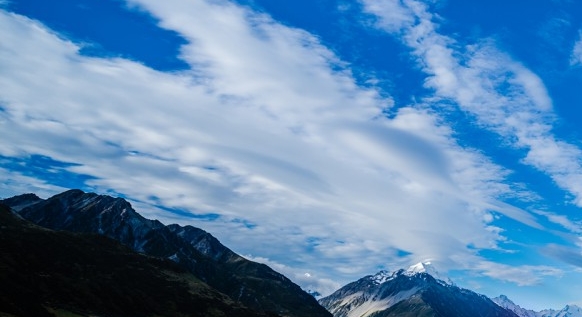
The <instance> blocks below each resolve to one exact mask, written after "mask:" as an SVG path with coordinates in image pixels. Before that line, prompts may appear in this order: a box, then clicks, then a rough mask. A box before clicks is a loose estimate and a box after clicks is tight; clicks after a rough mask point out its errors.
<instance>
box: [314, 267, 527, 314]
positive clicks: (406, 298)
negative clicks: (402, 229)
mask: <svg viewBox="0 0 582 317" xmlns="http://www.w3.org/2000/svg"><path fill="white" fill-rule="evenodd" d="M434 275H436V276H438V273H437V272H436V270H434V268H433V267H432V265H430V263H419V264H416V265H413V266H411V267H410V268H408V269H406V270H404V269H401V270H398V271H395V272H387V271H381V272H379V273H377V274H375V275H369V276H366V277H364V278H362V279H359V280H358V281H355V282H352V283H350V284H348V285H346V286H344V287H342V288H340V289H339V290H337V291H336V292H335V293H333V294H331V295H330V296H328V297H325V298H322V299H320V301H319V302H320V304H322V305H323V306H324V307H325V308H327V309H328V310H329V311H330V312H331V313H332V314H333V315H334V316H335V317H393V316H394V317H396V316H398V317H407V316H410V317H412V316H415V317H429V316H431V317H475V316H481V317H517V316H518V315H516V314H515V313H514V312H512V311H509V310H506V309H504V308H502V307H500V306H498V305H496V304H495V303H494V302H493V301H491V300H490V299H489V298H487V297H486V296H484V295H480V294H477V293H474V292H472V291H470V290H467V289H463V288H459V287H457V286H455V285H453V284H451V283H450V282H449V281H444V280H443V279H438V278H435V276H434Z"/></svg>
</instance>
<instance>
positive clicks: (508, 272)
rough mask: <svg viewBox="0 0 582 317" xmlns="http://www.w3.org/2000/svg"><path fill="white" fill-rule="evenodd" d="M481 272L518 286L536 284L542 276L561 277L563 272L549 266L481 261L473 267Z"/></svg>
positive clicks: (541, 279)
mask: <svg viewBox="0 0 582 317" xmlns="http://www.w3.org/2000/svg"><path fill="white" fill-rule="evenodd" d="M474 270H475V271H478V272H480V273H481V274H483V275H485V276H488V277H491V278H494V279H498V280H502V281H509V282H513V283H515V284H517V285H518V286H530V285H536V284H539V283H541V282H542V281H543V278H544V277H548V276H552V277H561V276H563V274H564V272H563V271H562V270H560V269H557V268H554V267H551V266H544V265H540V266H534V265H521V266H516V265H504V264H500V263H495V262H490V261H482V262H480V263H479V264H478V265H476V266H475V267H474Z"/></svg>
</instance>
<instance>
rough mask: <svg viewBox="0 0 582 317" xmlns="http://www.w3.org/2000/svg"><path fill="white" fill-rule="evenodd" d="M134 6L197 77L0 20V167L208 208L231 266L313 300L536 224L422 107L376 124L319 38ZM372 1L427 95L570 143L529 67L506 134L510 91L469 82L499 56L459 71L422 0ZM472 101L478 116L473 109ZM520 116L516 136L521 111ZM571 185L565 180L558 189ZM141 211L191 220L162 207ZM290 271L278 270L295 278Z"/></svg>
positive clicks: (142, 199)
mask: <svg viewBox="0 0 582 317" xmlns="http://www.w3.org/2000/svg"><path fill="white" fill-rule="evenodd" d="M130 3H131V4H132V5H133V6H134V7H136V6H137V7H138V8H139V9H141V10H145V11H147V12H150V13H151V14H152V15H154V16H155V17H156V18H157V19H159V21H160V22H159V23H160V25H161V26H162V27H164V28H168V29H172V30H175V31H176V32H178V33H179V34H180V35H181V36H182V37H183V38H184V39H186V40H187V44H185V45H184V46H183V47H182V49H181V58H183V59H184V60H185V61H186V62H188V63H189V64H190V65H191V70H188V71H183V72H178V73H164V72H159V71H156V70H153V69H151V68H148V67H146V66H144V65H142V64H140V63H137V62H134V61H129V60H125V59H121V58H99V57H87V56H83V55H81V54H79V47H78V46H77V45H76V44H75V43H72V42H70V41H68V40H66V39H64V38H63V37H62V36H59V35H57V34H54V32H53V31H51V30H49V29H48V28H46V27H45V26H43V25H41V24H40V23H38V22H36V21H33V20H30V19H28V18H25V17H22V16H19V15H15V14H12V13H8V12H5V11H1V12H0V37H1V38H2V39H3V41H2V42H0V69H2V72H0V86H2V87H3V89H2V91H1V92H0V100H2V103H3V105H4V106H3V108H4V111H3V112H2V117H1V120H3V121H2V125H0V133H1V134H2V135H3V137H2V138H0V145H1V146H0V154H1V155H3V156H6V157H26V156H28V155H32V154H34V155H43V156H46V157H50V158H52V159H53V160H55V161H62V162H72V163H76V165H74V166H70V167H67V168H66V170H67V171H69V172H73V173H78V174H83V175H90V176H92V177H94V178H92V179H90V180H87V181H86V184H87V186H88V187H90V188H93V189H95V190H97V191H100V192H109V191H113V192H117V193H123V194H124V195H126V196H127V197H128V198H130V199H132V200H134V201H137V202H139V204H140V205H141V206H147V204H150V205H153V206H157V205H163V206H166V207H169V208H179V209H180V210H189V211H190V212H192V213H194V214H220V215H221V217H220V218H219V219H217V220H216V221H213V222H203V223H202V222H200V223H199V224H200V225H201V226H202V227H203V228H205V229H207V230H209V231H211V232H212V233H213V234H215V235H216V236H217V237H218V238H219V239H221V241H223V242H225V243H226V244H227V245H229V246H232V247H233V249H234V250H235V251H237V252H239V253H241V254H253V255H255V256H256V257H257V258H263V259H269V260H265V261H270V262H269V263H273V264H274V265H275V264H276V263H299V264H298V265H293V266H292V267H294V268H295V267H298V268H306V267H309V268H310V270H311V271H310V272H308V273H310V274H311V275H312V276H317V279H318V281H320V282H317V283H315V284H313V285H314V287H321V288H322V289H320V290H319V291H322V292H327V291H329V289H330V288H331V286H330V285H331V284H329V281H328V279H330V278H332V277H333V278H336V279H337V278H341V279H344V281H346V280H348V279H351V278H354V277H359V276H361V275H362V274H364V273H366V274H367V273H370V271H371V270H375V269H377V268H378V267H379V266H385V267H388V268H395V267H401V266H404V265H406V264H410V262H411V261H419V260H423V259H426V258H431V259H434V260H435V262H437V263H439V261H440V263H441V264H443V266H442V267H443V269H444V270H446V269H448V268H454V267H459V266H462V265H463V264H461V263H460V262H459V261H453V260H451V259H454V258H455V257H459V258H462V257H467V256H475V253H476V250H478V249H487V248H497V244H498V243H499V241H503V239H504V237H503V236H502V230H500V228H497V227H495V225H494V222H495V217H494V216H493V214H492V211H499V212H502V213H504V214H505V215H507V216H509V217H511V218H513V219H516V220H518V221H520V222H523V223H525V224H528V225H530V226H532V227H539V224H538V223H537V222H536V219H535V218H534V217H533V216H531V215H530V214H529V213H527V212H525V211H523V210H521V209H519V208H516V207H514V206H510V205H507V204H504V203H503V202H502V201H500V200H499V197H501V196H503V197H506V196H508V195H511V192H512V191H513V190H514V189H515V188H514V187H513V185H512V184H510V183H508V182H507V181H506V180H505V177H506V175H507V174H508V173H509V172H508V171H506V170H505V169H504V168H502V167H500V166H498V165H496V164H495V163H493V162H492V161H491V160H490V159H489V158H487V157H486V156H484V155H483V154H482V153H480V152H479V151H477V150H475V149H470V148H466V147H463V146H460V145H459V144H458V142H457V141H456V140H455V137H454V131H453V130H452V128H451V127H450V126H448V125H447V123H446V120H444V118H442V117H440V116H439V115H438V114H437V113H436V112H434V111H433V110H430V107H427V105H418V106H408V107H407V106H405V105H401V107H400V108H399V109H398V111H395V115H394V117H393V118H390V119H388V118H386V117H384V116H383V114H382V111H383V110H385V109H386V108H389V107H391V106H392V103H393V101H392V100H391V99H389V98H383V97H381V96H382V94H380V93H379V92H378V91H377V90H375V89H370V88H365V87H360V86H358V85H357V84H356V80H355V79H354V78H353V76H352V74H351V72H350V69H349V67H348V65H346V64H345V63H344V62H342V61H341V60H339V59H338V57H337V56H336V55H335V54H334V53H333V52H332V51H330V50H329V49H327V48H326V47H324V46H323V45H322V44H321V43H320V42H319V41H318V40H317V38H316V37H314V36H313V35H311V34H309V33H307V32H305V31H303V30H299V29H294V28H290V27H286V26H283V25H281V24H279V23H277V22H276V21H273V20H272V19H271V18H270V17H268V16H266V15H263V14H258V13H255V12H253V11H251V10H250V9H248V8H245V7H241V6H238V5H235V4H233V3H230V2H226V1H209V2H207V1H194V2H192V1H180V0H169V1H165V2H164V3H163V4H162V3H161V2H159V1H150V0H139V1H138V0H134V1H131V2H130ZM382 3H385V5H390V6H391V7H394V8H395V10H396V11H390V12H392V13H390V14H391V16H390V18H391V19H392V20H387V19H384V20H382V21H384V22H383V23H388V25H387V26H386V28H387V29H388V30H390V31H391V32H392V31H394V30H400V31H406V32H405V34H406V38H407V43H416V44H414V45H415V46H413V48H414V49H415V50H416V54H417V56H418V57H419V58H420V59H421V60H422V61H424V64H423V65H425V66H426V70H427V72H430V73H431V74H433V75H432V76H431V78H430V79H429V81H427V85H429V86H430V87H433V88H434V89H435V90H436V91H437V92H438V94H439V95H441V96H443V97H447V98H453V99H455V100H458V101H459V104H461V105H463V107H465V108H464V109H469V110H471V109H476V110H471V111H475V113H477V114H479V116H481V117H483V119H482V124H483V125H486V126H488V127H491V128H493V129H495V130H496V131H499V132H500V133H502V134H504V135H509V132H511V133H514V134H515V135H516V136H517V137H518V140H517V141H516V146H526V145H527V144H529V143H528V140H533V139H532V138H531V136H530V134H531V133H538V135H539V134H541V135H542V136H544V137H545V138H546V139H548V142H550V144H553V145H556V144H557V145H558V146H561V147H568V146H569V145H568V144H561V143H557V142H555V141H553V139H552V138H551V135H550V134H549V132H548V129H549V126H548V125H547V124H545V123H543V122H545V121H543V122H541V123H540V122H538V121H539V120H541V119H540V118H542V117H543V118H545V115H546V114H547V111H549V110H548V108H549V107H550V106H551V102H550V101H549V99H548V98H547V94H545V93H544V91H543V90H541V91H542V92H541V93H537V92H536V91H538V90H537V89H538V88H540V87H541V86H540V85H541V84H540V82H539V80H538V79H537V77H535V76H534V75H533V74H531V72H528V71H527V70H526V69H524V68H523V67H521V66H519V65H517V64H515V63H510V65H509V66H510V67H509V68H508V69H510V70H511V72H510V75H511V76H509V75H508V76H509V77H510V78H511V81H510V82H511V83H512V84H515V86H516V87H518V88H519V89H517V88H516V89H517V91H516V92H515V94H514V95H515V96H514V95H512V94H510V96H512V97H511V98H513V99H510V100H509V101H511V102H515V104H516V105H517V106H519V107H522V108H523V109H524V110H523V111H522V112H520V113H522V115H520V116H517V117H512V116H509V117H508V116H505V117H504V118H506V119H508V120H509V121H512V120H513V121H515V122H514V123H512V124H513V125H511V126H510V128H507V127H506V126H505V125H502V124H501V123H500V122H498V121H497V120H500V118H501V117H503V116H504V115H506V114H507V113H506V112H505V108H503V105H505V102H506V101H508V100H506V99H504V98H508V97H501V96H500V95H498V94H497V93H496V92H495V90H491V89H488V87H483V86H479V85H477V84H475V80H474V79H475V78H478V77H479V76H483V74H484V73H483V72H482V71H481V70H482V69H484V68H487V67H489V68H492V69H493V70H495V71H498V72H499V71H501V65H504V66H507V65H506V64H505V61H506V59H505V57H503V56H502V55H498V54H497V53H494V54H493V55H492V56H493V57H495V58H497V59H498V60H500V61H501V62H502V63H501V62H500V63H501V64H488V63H487V61H488V59H487V58H485V57H486V56H484V55H483V56H482V57H481V58H480V57H479V56H481V55H480V54H486V53H488V52H489V51H487V50H485V49H484V48H481V47H475V50H474V52H473V53H471V56H472V58H471V60H470V62H471V63H473V64H475V66H471V67H466V68H463V67H462V66H459V65H457V64H458V61H457V60H455V59H454V58H453V57H452V55H454V54H453V52H452V51H451V49H450V48H449V45H450V43H451V40H450V39H447V38H445V37H442V36H438V35H437V34H436V31H435V30H434V28H435V25H434V24H432V22H430V19H429V18H428V17H427V16H426V15H427V13H425V12H424V11H422V10H423V7H422V6H421V5H420V4H418V3H417V2H414V1H412V2H407V3H408V4H409V5H407V6H402V5H401V4H400V3H399V2H398V3H397V2H394V3H391V2H376V4H372V5H370V6H369V7H368V8H369V9H370V8H371V9H370V10H372V9H373V10H377V11H379V12H380V11H382V10H383V9H385V8H384V6H385V5H383V4H382ZM374 6H376V7H374ZM374 8H376V9H374ZM399 10H400V11H399ZM423 12H424V13H423ZM411 14H414V15H411ZM419 17H420V21H421V23H420V24H419V25H418V27H415V25H416V24H414V23H415V22H414V21H417V20H419ZM387 18H388V17H387ZM385 20H386V21H389V22H386V21H385ZM411 45H412V44H411ZM487 56H489V55H487ZM443 63H444V64H443ZM503 74H506V73H503ZM508 74H509V73H508ZM506 75H507V74H506ZM504 78H505V77H504ZM496 80H498V79H497V77H495V76H493V77H492V78H491V79H490V80H489V82H490V83H491V85H493V86H495V83H496ZM486 82H487V81H486ZM461 83H466V84H461ZM472 85H476V86H472ZM512 87H513V86H512ZM542 88H543V87H542ZM490 98H493V101H494V102H493V101H491V99H490ZM495 98H498V99H495ZM522 99H523V100H522ZM524 100H525V101H524ZM502 101H503V102H502ZM482 102H487V105H489V106H488V107H487V108H486V109H489V110H488V111H490V113H489V112H488V113H483V114H481V113H480V112H478V111H479V110H478V109H481V108H480V107H477V105H480V104H481V103H482ZM489 102H492V103H489ZM532 105H535V106H536V107H533V108H532V107H531V106H532ZM483 109H485V108H484V107H483ZM532 109H537V110H535V111H534V110H532ZM540 113H541V114H540ZM530 115H531V116H533V117H531V120H530V121H531V122H530V121H527V122H528V125H527V126H526V125H525V123H524V121H521V119H523V118H522V116H525V117H528V116H530ZM528 118H529V117H528ZM530 123H531V124H530ZM506 129H507V131H506ZM522 134H525V135H524V136H522ZM544 140H545V139H544ZM538 141H539V139H535V140H533V141H531V143H535V142H538ZM529 146H530V148H531V149H532V150H530V153H534V154H532V155H531V156H532V158H531V159H530V158H529V156H528V158H526V160H527V161H528V162H530V161H531V162H532V164H538V163H536V162H541V163H539V164H541V165H540V166H542V167H540V168H546V167H545V166H546V165H543V164H542V163H544V162H546V161H545V160H542V159H541V158H540V157H542V155H541V154H538V153H537V152H534V151H533V148H534V145H529ZM536 146H537V145H536ZM540 146H541V145H540ZM547 148H548V147H547V146H544V149H547ZM574 150H575V149H572V151H573V152H572V153H571V154H570V155H577V154H576V153H574V152H575V151H574ZM545 155H546V156H547V157H549V159H548V163H547V164H548V166H549V167H547V168H546V169H548V170H549V169H551V168H552V167H556V166H557V165H556V163H555V161H554V160H553V158H554V156H553V154H552V153H549V154H548V153H546V154H545ZM544 157H545V156H544ZM563 159H564V164H565V167H566V168H570V167H572V166H571V165H570V164H571V161H570V160H569V157H565V158H563ZM544 164H545V163H544ZM560 167H562V166H561V165H560ZM572 168H574V169H575V166H574V167H572ZM551 175H552V176H555V175H554V174H551ZM574 175H575V174H574V173H573V172H572V171H571V170H570V169H566V174H564V175H563V176H564V177H565V178H564V180H563V182H564V184H565V185H564V186H566V185H567V186H570V185H572V184H573V183H572V182H571V181H569V180H566V178H568V177H573V176H574ZM558 176H559V175H558ZM10 177H12V179H15V180H17V181H21V182H23V183H22V184H20V185H18V186H20V187H18V186H13V185H10V186H11V188H21V187H23V186H24V184H26V183H33V184H34V182H32V181H30V180H29V179H21V178H18V177H16V176H10ZM556 177H557V176H556ZM37 183H38V182H37ZM41 184H42V182H41ZM6 186H8V185H6ZM51 190H52V189H51ZM13 191H14V190H13V189H11V190H8V189H6V190H5V191H4V192H2V195H7V193H10V194H12V193H13ZM147 213H148V215H152V216H153V215H155V216H156V217H157V218H160V219H162V220H164V221H180V222H182V223H193V224H195V225H196V224H197V223H196V220H193V219H191V218H187V217H184V218H177V217H176V215H174V214H168V213H164V212H163V211H161V210H160V209H156V208H151V209H148V210H147ZM451 219H454V221H451ZM244 223H252V224H253V225H252V226H245V225H244ZM259 252H260V253H259ZM405 262H406V263H405ZM308 264H309V265H308ZM288 267H291V265H286V266H285V267H282V268H283V269H285V270H288V271H289V272H292V274H294V275H293V276H296V278H298V279H299V277H297V276H300V275H297V274H299V273H298V271H297V270H296V269H289V268H288ZM300 280H301V282H302V283H303V282H304V283H305V285H307V286H309V285H312V284H309V283H312V282H311V280H309V279H305V280H303V279H300Z"/></svg>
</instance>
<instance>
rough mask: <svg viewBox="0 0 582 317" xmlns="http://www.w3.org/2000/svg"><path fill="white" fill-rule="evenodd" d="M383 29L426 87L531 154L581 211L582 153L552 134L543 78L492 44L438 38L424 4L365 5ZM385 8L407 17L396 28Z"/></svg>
mask: <svg viewBox="0 0 582 317" xmlns="http://www.w3.org/2000/svg"><path fill="white" fill-rule="evenodd" d="M364 4H365V8H366V10H367V12H369V13H371V14H374V15H375V16H377V17H378V19H379V22H378V25H377V26H378V27H380V28H382V29H384V30H386V31H387V32H391V33H394V34H396V35H398V36H401V37H402V40H403V42H404V43H405V44H407V45H408V46H410V47H411V48H412V49H413V50H414V55H415V56H416V57H417V59H418V62H419V64H420V65H421V66H422V67H423V69H424V71H425V72H426V73H427V75H428V78H427V79H426V83H425V85H426V87H427V88H431V89H433V90H434V92H435V96H436V97H439V98H444V99H447V100H452V101H454V102H455V103H456V104H457V105H458V106H459V107H460V109H462V110H464V111H467V112H469V113H471V114H473V115H475V116H476V117H477V119H478V121H479V123H480V124H481V125H482V126H483V127H485V128H487V129H490V130H491V131H494V132H496V133H498V134H499V135H501V136H503V137H504V138H505V139H506V140H507V141H508V142H510V143H511V144H512V145H513V146H515V147H516V148H519V149H523V150H525V151H526V152H527V154H526V156H525V157H524V158H523V162H524V163H525V164H529V165H531V166H533V167H535V168H536V169H538V170H540V171H542V172H544V173H546V174H547V175H548V176H549V177H551V178H552V179H553V181H554V182H555V183H556V184H557V185H558V186H559V187H561V188H562V189H564V190H566V191H567V192H568V193H570V194H571V195H573V197H574V198H573V203H574V204H576V205H577V206H582V163H581V158H582V151H581V150H580V149H579V148H578V147H577V146H575V145H573V144H570V143H568V142H566V141H563V140H559V139H558V138H556V136H555V135H554V134H553V133H552V128H553V126H552V125H553V123H554V114H553V112H552V101H551V99H550V97H549V95H548V93H547V90H546V88H545V86H544V84H543V82H542V81H541V80H540V78H539V77H538V76H536V75H535V74H534V73H533V72H531V71H530V70H528V69H527V68H526V67H524V66H523V65H521V64H520V63H518V62H516V61H514V60H512V59H511V58H510V57H509V56H507V55H506V54H504V53H502V52H501V51H499V50H498V49H496V48H495V44H494V43H493V42H492V41H483V42H481V43H476V44H473V45H468V46H464V47H463V46H462V45H461V44H459V43H457V42H456V41H455V40H454V39H453V38H450V37H447V36H444V35H441V34H439V32H438V24H436V23H435V22H434V21H433V20H434V19H435V17H434V16H433V15H432V14H431V13H429V12H428V11H427V7H426V5H425V4H424V3H423V2H420V1H414V0H406V1H395V0H394V1H392V0H386V1H382V2H380V3H379V2H378V1H364ZM386 6H389V7H392V6H396V7H398V8H399V9H398V11H403V12H408V13H409V14H410V15H411V18H409V19H400V20H399V21H401V22H400V23H399V24H398V26H399V27H398V28H395V26H394V22H393V20H392V18H393V17H392V13H391V12H390V11H387V8H385V7H386Z"/></svg>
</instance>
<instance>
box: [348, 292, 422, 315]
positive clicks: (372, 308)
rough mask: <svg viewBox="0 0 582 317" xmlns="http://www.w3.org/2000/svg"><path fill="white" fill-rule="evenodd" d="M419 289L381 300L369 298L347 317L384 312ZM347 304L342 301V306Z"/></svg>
mask: <svg viewBox="0 0 582 317" xmlns="http://www.w3.org/2000/svg"><path fill="white" fill-rule="evenodd" d="M418 290H419V288H411V289H409V290H406V291H402V292H398V293H396V294H395V295H393V296H390V297H387V298H385V299H382V300H375V299H374V298H370V299H368V300H367V301H365V302H363V303H362V304H360V305H358V306H357V307H355V308H353V309H352V310H351V311H350V312H349V313H348V315H347V317H367V316H370V315H372V314H373V313H376V312H379V311H383V310H386V309H388V308H390V307H392V306H394V305H396V304H398V303H399V302H401V301H403V300H405V299H408V298H410V297H411V296H412V295H414V294H416V293H417V292H418ZM344 303H349V301H347V302H346V301H345V300H344V301H342V304H344Z"/></svg>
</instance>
